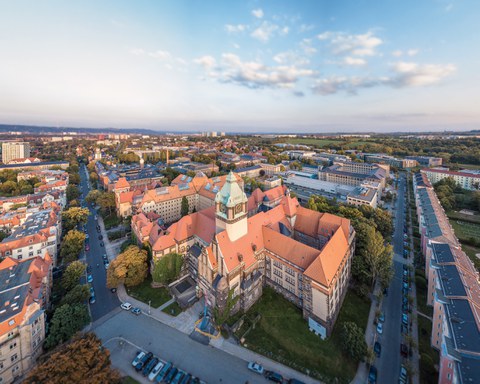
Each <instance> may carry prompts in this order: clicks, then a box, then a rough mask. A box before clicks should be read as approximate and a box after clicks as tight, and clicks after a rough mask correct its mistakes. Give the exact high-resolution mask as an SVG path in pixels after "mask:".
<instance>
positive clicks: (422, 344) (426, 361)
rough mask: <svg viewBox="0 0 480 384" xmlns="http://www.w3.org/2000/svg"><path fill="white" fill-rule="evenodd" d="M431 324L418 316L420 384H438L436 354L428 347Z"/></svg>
mask: <svg viewBox="0 0 480 384" xmlns="http://www.w3.org/2000/svg"><path fill="white" fill-rule="evenodd" d="M431 334H432V322H431V321H430V320H428V319H426V318H425V317H423V316H418V351H419V353H420V382H421V383H426V384H436V383H438V373H437V372H436V370H435V365H436V364H438V362H439V356H438V352H437V351H435V350H434V349H433V348H432V347H431V345H430V336H431Z"/></svg>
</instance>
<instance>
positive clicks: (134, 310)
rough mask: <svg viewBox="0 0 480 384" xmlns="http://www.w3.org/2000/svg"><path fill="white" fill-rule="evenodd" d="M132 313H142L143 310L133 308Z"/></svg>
mask: <svg viewBox="0 0 480 384" xmlns="http://www.w3.org/2000/svg"><path fill="white" fill-rule="evenodd" d="M132 313H133V314H134V315H137V316H138V315H140V314H141V313H142V311H141V310H140V308H132Z"/></svg>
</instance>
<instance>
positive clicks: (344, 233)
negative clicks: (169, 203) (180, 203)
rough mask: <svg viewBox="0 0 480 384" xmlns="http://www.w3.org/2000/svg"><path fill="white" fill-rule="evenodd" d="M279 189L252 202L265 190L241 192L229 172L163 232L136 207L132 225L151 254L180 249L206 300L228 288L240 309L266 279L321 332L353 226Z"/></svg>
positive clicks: (343, 280) (331, 314) (339, 289)
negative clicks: (208, 199)
mask: <svg viewBox="0 0 480 384" xmlns="http://www.w3.org/2000/svg"><path fill="white" fill-rule="evenodd" d="M280 189H282V190H283V191H284V192H283V193H281V192H280ZM260 192H261V191H260ZM267 192H269V191H266V192H265V193H266V194H267ZM277 192H278V193H277ZM285 192H286V191H285V189H283V187H279V191H274V192H271V193H270V195H269V196H268V197H267V201H270V202H271V204H270V206H269V207H266V206H265V205H264V204H260V205H261V206H260V205H257V204H258V202H259V201H266V200H265V199H264V197H262V196H257V195H258V192H254V194H252V196H251V197H250V198H249V199H247V197H246V195H245V193H244V191H243V187H242V185H241V184H240V183H239V182H238V179H237V177H236V176H235V175H234V174H233V173H232V172H231V173H230V174H229V175H228V176H227V178H226V180H225V183H224V185H223V186H222V188H221V189H220V191H219V192H218V193H217V194H216V196H215V201H214V202H215V205H214V206H211V207H209V208H207V209H203V210H200V211H198V212H195V213H192V214H189V215H187V216H185V217H183V218H181V219H180V220H179V221H178V222H176V223H174V224H172V225H171V226H170V227H168V229H166V230H165V231H163V230H161V229H160V228H159V226H158V225H157V224H156V223H155V222H151V224H148V223H147V222H146V220H145V214H143V216H142V214H140V215H138V217H135V216H134V217H133V219H132V230H133V231H134V233H136V234H137V233H138V234H137V237H141V238H142V240H146V241H148V242H149V243H150V245H151V247H152V254H153V259H154V260H155V259H158V258H161V257H162V256H164V255H165V254H168V253H170V252H178V253H181V254H183V255H185V257H186V260H187V264H188V265H189V273H190V275H191V277H192V278H193V279H194V280H195V281H196V282H197V284H198V286H199V288H200V291H201V294H203V295H205V296H207V297H208V302H209V303H211V305H212V306H217V307H219V308H222V307H223V306H224V305H225V302H226V297H227V296H228V292H229V291H230V290H231V289H233V290H234V295H235V296H237V295H239V297H240V299H239V301H238V303H237V305H236V307H235V308H234V311H239V310H247V309H248V308H250V306H251V305H253V304H254V303H255V302H256V300H258V298H259V297H260V296H261V294H262V291H263V286H265V285H266V284H268V285H270V286H272V287H273V288H274V289H275V290H277V291H278V292H280V293H281V294H283V295H284V296H285V297H286V298H287V299H289V300H290V301H292V302H293V303H295V304H296V305H297V306H299V307H300V308H301V309H302V311H303V316H304V317H305V319H306V320H307V321H308V322H309V326H310V327H311V328H312V329H315V331H316V332H317V333H318V334H320V335H321V337H322V338H325V337H327V336H328V335H329V334H330V332H331V330H332V329H333V325H334V323H335V320H336V317H337V315H338V312H339V309H340V307H341V304H342V301H343V298H344V296H345V293H346V290H347V285H348V280H349V277H350V266H351V258H352V255H353V252H354V247H355V241H354V240H355V231H354V230H353V227H352V226H351V224H350V221H349V220H347V219H344V218H341V217H338V216H334V215H331V214H327V213H319V212H314V211H311V210H308V209H306V208H303V207H301V206H300V205H299V203H298V201H297V200H296V199H295V198H291V197H289V196H286V195H285V194H284V193H285ZM255 207H258V210H257V212H252V209H253V210H254V209H255ZM140 223H141V224H140ZM193 249H195V250H197V251H195V252H194V251H193Z"/></svg>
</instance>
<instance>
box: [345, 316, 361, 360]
mask: <svg viewBox="0 0 480 384" xmlns="http://www.w3.org/2000/svg"><path fill="white" fill-rule="evenodd" d="M341 340H342V349H343V350H344V351H345V353H347V354H348V355H349V356H350V357H352V358H353V359H355V360H361V359H363V357H364V356H365V354H366V353H367V343H366V342H365V335H364V332H363V330H362V328H360V327H359V326H358V325H357V324H355V323H354V322H351V321H347V322H345V323H343V324H342V333H341Z"/></svg>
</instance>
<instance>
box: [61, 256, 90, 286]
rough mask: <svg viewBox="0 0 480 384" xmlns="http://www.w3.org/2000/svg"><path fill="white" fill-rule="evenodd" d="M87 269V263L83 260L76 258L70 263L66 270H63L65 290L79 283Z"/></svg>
mask: <svg viewBox="0 0 480 384" xmlns="http://www.w3.org/2000/svg"><path fill="white" fill-rule="evenodd" d="M85 269H86V267H85V264H83V263H82V262H81V261H78V260H76V261H73V262H72V263H70V264H69V265H68V267H67V268H66V269H65V272H63V276H62V288H63V289H65V291H70V290H71V289H73V287H75V286H76V285H77V284H78V283H79V281H80V277H82V275H83V274H84V273H85Z"/></svg>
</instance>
